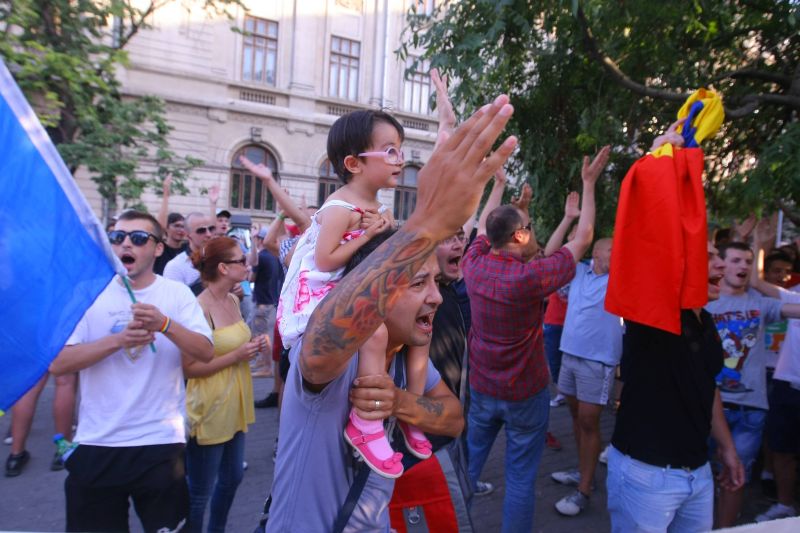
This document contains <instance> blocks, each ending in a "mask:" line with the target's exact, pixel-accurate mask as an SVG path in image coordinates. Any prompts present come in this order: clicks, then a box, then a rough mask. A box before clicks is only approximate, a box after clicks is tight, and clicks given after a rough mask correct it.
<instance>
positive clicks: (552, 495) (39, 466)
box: [0, 379, 769, 533]
mask: <svg viewBox="0 0 800 533" xmlns="http://www.w3.org/2000/svg"><path fill="white" fill-rule="evenodd" d="M254 384H255V391H256V397H257V398H261V397H263V396H264V395H265V394H266V393H267V391H269V390H271V387H272V380H271V379H256V380H254ZM52 400H53V383H52V380H50V382H49V383H48V384H47V387H46V388H45V390H44V392H43V393H42V397H41V399H40V402H39V406H38V407H39V408H38V411H37V415H36V418H35V419H34V424H33V429H32V431H31V435H30V437H29V438H28V443H27V448H28V450H29V451H30V453H31V456H32V459H31V461H30V463H28V465H27V467H26V468H25V471H24V472H23V473H22V475H21V476H19V477H16V478H6V477H2V476H0V530H2V531H63V528H64V491H63V482H64V478H65V477H66V473H65V472H51V471H50V470H49V468H50V460H51V458H52V457H53V452H54V451H55V448H54V446H53V444H52V442H51V438H52V435H53V422H52V415H51V404H52ZM550 414H551V422H550V429H551V431H552V432H553V433H554V434H555V435H556V436H557V437H558V438H559V439H560V440H561V442H562V443H563V445H564V449H563V450H562V451H559V452H554V451H550V450H545V452H544V456H543V458H542V463H541V466H540V468H539V478H538V481H537V484H536V517H535V524H534V531H536V532H540V531H541V532H565V533H566V532H568V533H574V532H576V531H581V532H584V531H587V532H598V533H603V532H607V531H609V530H610V524H609V519H608V513H607V512H606V510H605V507H606V492H605V466H604V465H599V466H598V470H597V480H596V481H597V490H596V491H595V492H594V494H593V495H592V498H591V503H590V507H589V509H588V510H587V511H585V512H584V513H582V514H581V515H580V516H578V517H574V518H565V517H562V516H560V515H559V514H558V513H557V512H556V511H555V509H554V508H553V505H554V504H555V502H556V501H558V499H559V498H561V497H562V496H563V495H564V494H566V493H567V492H568V490H569V489H568V488H566V487H563V486H561V485H558V484H557V483H554V482H552V481H551V480H550V474H551V473H552V472H555V471H557V470H565V469H568V468H573V467H575V465H576V464H577V462H576V454H575V443H574V439H573V437H572V424H571V421H570V418H569V413H568V410H567V407H566V406H563V407H558V408H555V409H551V410H550ZM9 423H10V417H9V416H4V417H0V436H3V437H4V436H5V434H6V431H7V430H8V427H9ZM613 424H614V415H613V412H612V411H611V410H610V409H608V410H606V411H605V412H604V413H603V417H602V423H601V425H602V435H603V438H604V440H605V441H607V440H608V438H609V437H610V435H611V431H612V430H613ZM276 434H277V410H276V409H257V410H256V423H255V424H254V426H252V427H251V430H250V432H249V433H248V434H247V445H246V452H245V459H246V461H247V462H248V465H249V467H248V469H247V472H246V473H245V477H244V480H243V481H242V484H241V485H240V487H239V490H238V492H237V494H236V499H235V501H234V503H233V508H232V509H231V514H230V518H229V520H228V531H231V532H234V533H249V532H251V531H252V530H253V528H254V527H255V525H256V523H257V520H258V517H259V514H260V510H261V506H262V504H263V501H264V498H265V496H266V494H267V492H268V490H269V487H270V483H271V481H272V469H273V464H272V446H273V443H274V441H275V436H276ZM504 449H505V438H504V436H503V435H502V433H501V435H500V436H499V437H498V440H497V442H496V443H495V446H494V448H493V450H492V453H491V455H490V456H489V460H488V461H487V464H486V468H485V470H484V474H483V476H482V479H483V480H485V481H489V482H491V483H493V484H494V485H495V487H496V490H495V492H494V493H493V494H490V495H488V496H484V497H480V498H475V499H474V501H473V507H472V517H473V520H474V524H475V528H476V531H478V532H488V531H499V530H500V521H501V510H502V502H503V494H504V489H503V458H504V453H503V452H504ZM8 450H9V447H8V446H3V445H0V452H2V453H0V456H1V457H2V459H3V461H4V462H5V457H6V456H7V454H8ZM746 498H747V499H748V503H747V505H746V508H745V512H744V514H743V517H742V523H745V522H747V521H751V520H752V517H753V516H755V514H757V513H758V512H761V511H763V510H764V509H765V508H766V507H768V505H769V504H768V502H767V501H766V500H764V499H763V498H761V497H760V492H759V490H758V488H757V485H754V486H753V487H750V488H748V495H747V496H746ZM131 514H132V517H131V528H132V531H141V526H140V525H139V523H138V520H137V519H136V517H135V515H134V514H133V512H132V513H131Z"/></svg>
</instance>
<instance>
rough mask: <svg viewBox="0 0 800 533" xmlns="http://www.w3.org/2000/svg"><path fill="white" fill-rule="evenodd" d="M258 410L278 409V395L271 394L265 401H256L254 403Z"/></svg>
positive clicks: (275, 393)
mask: <svg viewBox="0 0 800 533" xmlns="http://www.w3.org/2000/svg"><path fill="white" fill-rule="evenodd" d="M253 405H255V407H256V409H264V408H266V407H278V393H277V392H270V393H269V394H268V395H267V397H266V398H264V399H263V400H256V401H255V402H253Z"/></svg>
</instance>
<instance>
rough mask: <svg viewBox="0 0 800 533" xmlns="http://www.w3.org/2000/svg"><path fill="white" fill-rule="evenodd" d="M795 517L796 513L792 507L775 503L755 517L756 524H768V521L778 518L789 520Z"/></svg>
mask: <svg viewBox="0 0 800 533" xmlns="http://www.w3.org/2000/svg"><path fill="white" fill-rule="evenodd" d="M792 516H797V511H795V509H794V507H791V506H789V505H783V504H782V503H775V504H773V505H772V507H770V508H769V509H767V510H766V511H765V512H763V513H761V514H760V515H758V516H757V517H756V522H769V521H770V520H778V519H779V518H789V517H792Z"/></svg>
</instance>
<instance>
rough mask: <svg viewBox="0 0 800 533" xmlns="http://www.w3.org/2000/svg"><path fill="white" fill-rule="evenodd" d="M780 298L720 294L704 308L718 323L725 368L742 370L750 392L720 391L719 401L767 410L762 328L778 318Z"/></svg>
mask: <svg viewBox="0 0 800 533" xmlns="http://www.w3.org/2000/svg"><path fill="white" fill-rule="evenodd" d="M781 305H782V304H781V301H780V300H776V299H774V298H765V297H763V296H761V295H760V294H758V293H757V292H755V291H748V292H746V293H745V294H739V295H730V294H723V295H722V296H720V298H719V300H716V301H713V302H709V303H708V305H706V310H707V311H708V312H709V313H711V316H712V317H713V318H714V323H715V324H716V326H717V332H719V336H720V339H721V340H722V348H723V349H724V350H725V367H727V368H729V369H732V370H736V371H738V372H740V373H741V375H742V379H741V382H742V384H743V385H745V386H746V387H747V388H748V389H752V390H751V391H750V392H723V393H722V401H723V402H730V403H736V404H739V405H747V406H750V407H758V408H760V409H767V408H768V403H767V373H766V357H767V356H766V348H765V345H764V328H765V327H766V325H767V324H768V323H770V322H775V321H776V320H780V319H781Z"/></svg>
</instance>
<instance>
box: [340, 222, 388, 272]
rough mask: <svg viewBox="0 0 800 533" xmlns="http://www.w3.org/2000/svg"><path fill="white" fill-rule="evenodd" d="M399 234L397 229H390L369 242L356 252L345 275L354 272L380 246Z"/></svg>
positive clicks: (346, 267)
mask: <svg viewBox="0 0 800 533" xmlns="http://www.w3.org/2000/svg"><path fill="white" fill-rule="evenodd" d="M395 233H397V230H396V229H388V230H386V231H384V232H383V233H379V234H377V235H375V236H374V237H373V238H371V239H370V240H369V241H367V244H365V245H364V246H362V247H361V248H359V249H358V250H356V253H354V254H353V256H352V257H351V258H350V261H348V262H347V265H345V267H344V275H347V274H348V273H349V272H350V271H351V270H354V269H355V268H356V267H357V266H358V265H359V264H360V263H361V261H363V260H364V259H366V258H367V256H368V255H369V254H371V253H372V252H374V251H375V249H376V248H378V246H380V245H381V244H383V243H384V242H386V240H387V239H388V238H389V237H391V236H392V235H394V234H395Z"/></svg>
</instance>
